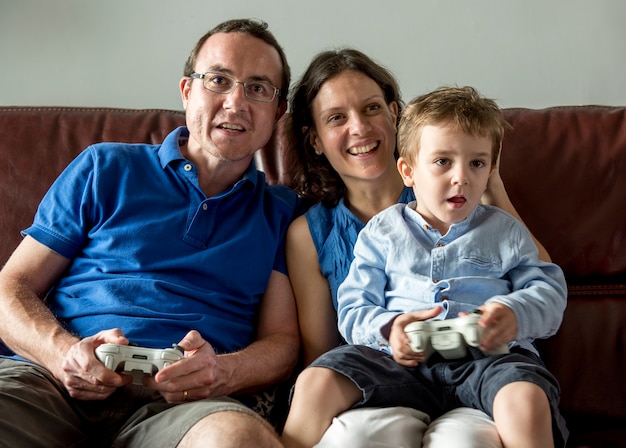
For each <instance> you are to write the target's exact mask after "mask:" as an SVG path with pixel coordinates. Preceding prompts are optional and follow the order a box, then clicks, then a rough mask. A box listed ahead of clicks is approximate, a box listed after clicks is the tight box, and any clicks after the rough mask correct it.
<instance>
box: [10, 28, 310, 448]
mask: <svg viewBox="0 0 626 448" xmlns="http://www.w3.org/2000/svg"><path fill="white" fill-rule="evenodd" d="M266 28H267V25H266V24H264V23H258V22H255V21H248V20H233V21H228V22H224V23H222V24H220V25H218V26H217V27H216V28H214V29H213V30H211V31H210V32H209V33H207V34H206V35H205V36H203V37H202V38H201V39H200V41H199V42H198V44H197V45H196V47H195V48H194V50H193V51H192V53H191V55H190V57H189V59H188V61H187V64H186V67H185V76H184V77H183V78H182V80H181V81H180V91H181V96H182V101H183V105H184V108H185V111H186V122H187V127H182V128H179V129H177V130H175V131H173V132H172V133H171V134H170V135H169V136H168V137H167V138H166V139H165V140H164V142H163V144H162V145H158V146H154V145H123V144H107V143H105V144H99V145H94V146H92V147H90V148H88V149H87V150H85V151H84V152H83V153H82V154H81V155H79V157H77V159H76V160H75V161H74V162H73V163H72V164H70V166H69V167H68V168H67V169H66V170H65V171H64V172H63V173H62V174H61V176H60V177H59V179H58V180H57V181H56V182H55V184H54V185H53V186H52V187H51V189H50V190H49V192H48V193H47V195H46V197H45V198H44V199H43V201H42V203H41V205H40V207H39V210H38V212H37V215H36V216H35V220H34V223H33V225H32V226H31V227H29V228H28V229H26V230H25V231H24V234H25V238H24V240H23V241H22V243H21V244H20V245H19V246H18V248H17V249H16V250H15V252H14V254H13V255H12V256H11V258H10V259H9V261H8V262H7V264H6V265H5V267H4V268H3V269H2V271H0V318H1V319H2V322H3V323H2V325H1V326H0V337H1V338H2V340H3V341H4V342H5V344H6V345H7V346H8V347H10V348H11V349H12V350H13V351H14V352H15V354H16V355H17V356H15V357H13V359H2V360H0V433H2V434H3V439H4V440H5V441H6V442H7V443H9V445H10V446H28V447H35V446H42V447H43V446H45V447H51V446H62V447H66V446H90V447H93V446H120V447H121V446H123V447H135V446H136V447H140V446H141V447H145V446H151V447H154V446H157V447H160V446H162V447H174V446H178V447H196V446H220V447H229V446H259V447H264V446H268V447H270V446H280V444H279V441H278V438H277V437H276V435H275V433H274V431H273V429H272V428H271V426H270V425H268V424H267V423H266V422H265V421H264V420H263V419H262V418H260V417H259V416H258V415H256V414H255V413H254V412H253V411H252V410H250V409H249V408H248V407H246V406H244V405H243V404H242V403H241V402H239V401H235V400H233V399H231V398H228V397H227V396H241V395H242V394H245V393H246V392H251V391H255V390H259V389H262V388H264V387H267V386H269V385H272V384H274V383H276V382H277V381H279V380H281V379H284V378H286V377H288V376H289V374H290V373H291V370H292V369H293V367H294V366H295V364H296V361H297V353H298V348H299V341H298V329H297V323H296V318H295V305H294V301H293V296H292V292H291V287H290V284H289V280H288V278H287V276H286V267H285V261H284V253H283V252H284V251H283V237H284V233H285V231H286V228H287V226H288V224H289V222H290V221H291V219H292V218H293V216H294V214H295V213H296V209H297V199H296V197H295V194H294V193H293V192H291V191H290V190H288V189H286V188H284V187H268V186H267V185H266V184H265V182H264V177H263V175H262V174H261V173H259V172H257V171H256V169H255V167H254V164H253V162H252V158H253V155H254V152H255V151H256V150H257V149H258V148H260V147H262V146H263V145H264V144H265V143H266V142H267V141H268V140H269V138H270V136H271V134H272V132H273V128H274V124H275V123H276V121H277V120H278V119H279V118H280V116H281V115H282V114H283V113H284V111H285V109H286V94H287V91H288V87H289V78H290V72H289V66H288V65H287V62H286V59H285V55H284V52H283V50H282V49H281V47H280V46H279V45H278V43H277V42H276V40H275V39H274V37H273V35H272V34H271V33H270V32H269V31H267V30H266ZM44 298H45V301H44V300H43V299H44ZM129 342H133V343H137V344H138V345H139V346H142V347H150V348H165V347H169V346H171V344H172V343H178V345H179V346H181V347H182V349H184V358H183V359H181V360H180V361H177V362H175V363H174V364H172V365H171V366H168V367H165V368H163V369H162V370H160V371H159V372H158V373H156V375H154V377H144V378H143V385H134V384H131V381H132V379H131V378H130V377H129V376H127V375H122V374H119V373H116V372H114V371H113V370H109V369H107V368H105V367H104V365H103V364H102V363H101V362H100V361H99V360H98V359H97V357H96V356H95V354H94V350H95V349H96V348H97V347H98V346H100V345H102V344H104V343H115V344H128V343H129ZM26 360H28V361H26ZM183 402H184V403H183Z"/></svg>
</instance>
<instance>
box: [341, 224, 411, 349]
mask: <svg viewBox="0 0 626 448" xmlns="http://www.w3.org/2000/svg"><path fill="white" fill-rule="evenodd" d="M370 230H371V226H369V225H368V226H366V227H365V228H364V229H363V230H362V231H361V233H359V237H358V239H357V242H356V244H355V246H354V260H353V261H352V264H351V265H350V271H349V273H348V275H347V277H346V279H345V280H344V281H343V283H342V284H341V286H340V287H339V290H338V294H337V301H338V308H337V317H338V325H339V331H340V332H341V335H342V336H343V337H344V338H345V340H346V341H347V342H349V343H350V344H360V345H368V346H379V345H380V344H382V345H387V341H386V339H384V338H383V336H382V334H381V332H380V329H381V328H382V327H383V326H384V325H386V324H387V323H389V322H390V321H392V320H393V319H394V318H395V317H396V316H398V314H400V313H397V312H392V311H389V310H387V308H386V298H385V285H386V284H387V274H386V272H385V254H386V253H387V251H386V250H385V248H384V247H381V244H382V243H381V241H380V239H378V238H376V237H375V235H373V234H371V232H370Z"/></svg>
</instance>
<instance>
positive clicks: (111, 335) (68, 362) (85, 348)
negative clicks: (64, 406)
mask: <svg viewBox="0 0 626 448" xmlns="http://www.w3.org/2000/svg"><path fill="white" fill-rule="evenodd" d="M106 343H111V344H123V345H126V344H128V339H126V337H125V336H124V333H122V331H121V330H120V329H117V328H116V329H112V330H104V331H101V332H99V333H97V334H95V335H93V336H90V337H88V338H84V339H81V340H80V341H78V342H76V343H75V344H74V345H72V346H70V349H69V350H68V351H67V352H66V354H65V357H64V358H63V360H62V362H61V369H62V374H61V378H60V380H61V381H62V382H63V385H64V386H65V388H66V389H67V391H68V392H69V394H70V396H71V397H73V398H76V399H79V400H104V399H105V398H107V397H108V396H109V395H111V394H112V393H113V392H114V391H115V390H116V389H117V388H118V387H121V386H124V385H126V384H129V383H131V382H132V377H130V376H128V375H120V374H118V373H115V372H113V371H112V370H110V369H107V368H106V367H104V365H103V364H102V363H101V362H100V360H98V358H96V355H95V349H96V347H98V346H100V345H102V344H106Z"/></svg>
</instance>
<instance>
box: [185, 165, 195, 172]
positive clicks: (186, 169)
mask: <svg viewBox="0 0 626 448" xmlns="http://www.w3.org/2000/svg"><path fill="white" fill-rule="evenodd" d="M192 169H193V167H192V166H191V163H187V164H185V171H191V170H192Z"/></svg>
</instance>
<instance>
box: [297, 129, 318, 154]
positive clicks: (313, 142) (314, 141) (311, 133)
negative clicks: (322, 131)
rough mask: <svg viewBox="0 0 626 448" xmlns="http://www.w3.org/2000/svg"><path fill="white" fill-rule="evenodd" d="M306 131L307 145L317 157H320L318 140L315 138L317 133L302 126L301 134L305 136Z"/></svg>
mask: <svg viewBox="0 0 626 448" xmlns="http://www.w3.org/2000/svg"><path fill="white" fill-rule="evenodd" d="M307 131H308V133H309V135H308V138H309V144H310V145H311V146H312V147H313V149H314V150H315V154H317V155H318V156H319V155H321V154H322V151H321V150H320V149H319V148H320V143H319V138H318V136H317V132H315V129H310V128H309V127H308V126H302V133H304V134H306V133H307Z"/></svg>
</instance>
